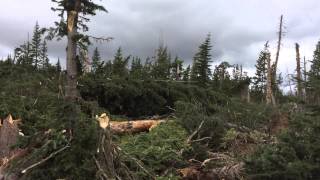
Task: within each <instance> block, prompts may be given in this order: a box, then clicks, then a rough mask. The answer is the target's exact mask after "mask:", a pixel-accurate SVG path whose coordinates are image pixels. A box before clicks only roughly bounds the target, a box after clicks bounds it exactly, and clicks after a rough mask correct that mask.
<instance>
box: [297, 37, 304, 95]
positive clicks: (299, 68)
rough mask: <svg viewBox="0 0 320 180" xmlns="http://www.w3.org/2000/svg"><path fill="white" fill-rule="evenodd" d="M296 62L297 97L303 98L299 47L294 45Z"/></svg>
mask: <svg viewBox="0 0 320 180" xmlns="http://www.w3.org/2000/svg"><path fill="white" fill-rule="evenodd" d="M296 61H297V69H296V71H297V77H296V78H297V96H298V97H299V98H303V93H302V76H301V66H300V46H299V44H298V43H296Z"/></svg>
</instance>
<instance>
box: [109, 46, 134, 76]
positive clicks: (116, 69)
mask: <svg viewBox="0 0 320 180" xmlns="http://www.w3.org/2000/svg"><path fill="white" fill-rule="evenodd" d="M129 59H130V56H128V57H123V55H122V50H121V48H119V49H118V50H117V52H116V55H115V56H114V59H113V63H112V76H116V77H120V78H125V77H127V76H128V74H129V70H128V67H127V66H128V62H129Z"/></svg>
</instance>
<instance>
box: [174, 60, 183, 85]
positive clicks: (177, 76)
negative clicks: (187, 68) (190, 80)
mask: <svg viewBox="0 0 320 180" xmlns="http://www.w3.org/2000/svg"><path fill="white" fill-rule="evenodd" d="M182 66H183V61H182V60H180V59H179V58H178V57H176V58H175V59H174V61H173V62H172V64H171V79H173V80H177V81H178V80H181V76H182V70H183V68H182Z"/></svg>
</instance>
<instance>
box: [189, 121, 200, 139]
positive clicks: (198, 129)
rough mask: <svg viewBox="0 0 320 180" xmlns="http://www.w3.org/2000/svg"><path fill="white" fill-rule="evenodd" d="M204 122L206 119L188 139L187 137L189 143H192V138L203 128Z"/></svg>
mask: <svg viewBox="0 0 320 180" xmlns="http://www.w3.org/2000/svg"><path fill="white" fill-rule="evenodd" d="M203 124H204V121H202V122H201V123H200V125H199V127H198V128H197V129H196V130H195V131H194V132H193V133H192V134H191V135H190V136H189V137H188V139H187V143H188V144H190V143H191V141H192V138H193V137H194V136H195V135H197V134H198V133H199V131H200V130H201V128H202V126H203Z"/></svg>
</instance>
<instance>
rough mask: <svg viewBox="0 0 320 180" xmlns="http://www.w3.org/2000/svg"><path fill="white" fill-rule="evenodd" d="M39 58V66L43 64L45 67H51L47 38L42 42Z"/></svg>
mask: <svg viewBox="0 0 320 180" xmlns="http://www.w3.org/2000/svg"><path fill="white" fill-rule="evenodd" d="M38 59H39V60H38V61H37V62H38V65H37V67H40V65H42V67H43V68H44V69H48V68H49V66H50V63H49V58H48V47H47V42H46V41H45V40H44V41H43V42H42V43H41V48H40V51H39V58H38Z"/></svg>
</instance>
